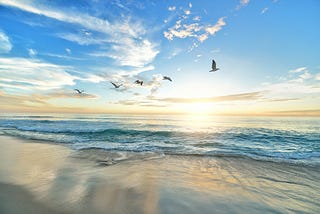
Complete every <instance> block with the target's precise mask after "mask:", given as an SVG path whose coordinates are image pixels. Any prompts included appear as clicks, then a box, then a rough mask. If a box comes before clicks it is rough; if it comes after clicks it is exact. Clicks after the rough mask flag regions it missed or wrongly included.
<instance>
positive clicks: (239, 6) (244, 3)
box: [236, 0, 250, 10]
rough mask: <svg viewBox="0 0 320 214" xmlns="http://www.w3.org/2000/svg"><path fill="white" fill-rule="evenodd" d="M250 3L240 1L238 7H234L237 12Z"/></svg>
mask: <svg viewBox="0 0 320 214" xmlns="http://www.w3.org/2000/svg"><path fill="white" fill-rule="evenodd" d="M249 3H250V0H240V2H239V5H238V6H237V7H236V9H237V10H239V9H240V8H242V7H245V6H247V5H248V4H249Z"/></svg>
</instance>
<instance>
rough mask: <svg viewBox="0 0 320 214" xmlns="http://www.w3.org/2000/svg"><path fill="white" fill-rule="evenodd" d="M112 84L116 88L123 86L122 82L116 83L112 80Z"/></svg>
mask: <svg viewBox="0 0 320 214" xmlns="http://www.w3.org/2000/svg"><path fill="white" fill-rule="evenodd" d="M111 84H112V85H113V86H114V87H115V88H119V87H120V86H122V84H115V83H113V82H111Z"/></svg>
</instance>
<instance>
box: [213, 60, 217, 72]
mask: <svg viewBox="0 0 320 214" xmlns="http://www.w3.org/2000/svg"><path fill="white" fill-rule="evenodd" d="M216 69H217V64H216V62H215V61H214V60H212V70H216Z"/></svg>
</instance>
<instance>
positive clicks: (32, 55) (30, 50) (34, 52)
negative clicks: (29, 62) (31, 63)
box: [28, 48, 38, 57]
mask: <svg viewBox="0 0 320 214" xmlns="http://www.w3.org/2000/svg"><path fill="white" fill-rule="evenodd" d="M28 53H29V56H31V57H34V56H36V55H37V54H38V52H37V51H36V50H35V49H32V48H30V49H28Z"/></svg>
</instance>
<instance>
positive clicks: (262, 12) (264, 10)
mask: <svg viewBox="0 0 320 214" xmlns="http://www.w3.org/2000/svg"><path fill="white" fill-rule="evenodd" d="M268 10H269V8H267V7H265V8H263V9H262V11H261V14H264V13H265V12H267V11H268Z"/></svg>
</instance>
